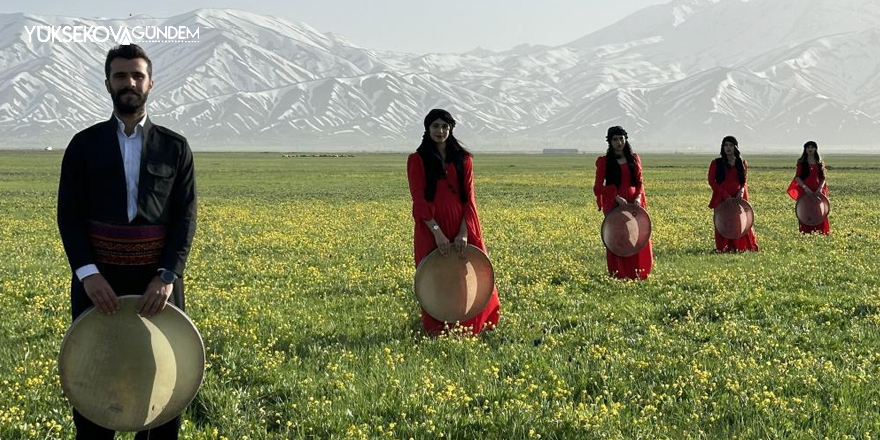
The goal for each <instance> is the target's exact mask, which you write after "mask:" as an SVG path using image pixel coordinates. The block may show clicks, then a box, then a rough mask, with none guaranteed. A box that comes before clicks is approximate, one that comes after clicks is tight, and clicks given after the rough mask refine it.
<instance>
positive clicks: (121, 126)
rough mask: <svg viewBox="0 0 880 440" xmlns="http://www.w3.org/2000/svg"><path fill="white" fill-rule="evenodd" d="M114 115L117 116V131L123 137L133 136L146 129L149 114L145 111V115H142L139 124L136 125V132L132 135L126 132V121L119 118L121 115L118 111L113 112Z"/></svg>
mask: <svg viewBox="0 0 880 440" xmlns="http://www.w3.org/2000/svg"><path fill="white" fill-rule="evenodd" d="M113 117H114V118H116V131H117V132H118V133H119V134H120V135H121V136H123V137H126V138H132V137H134V136H137V135H138V134H140V133H143V131H144V124H145V123H146V122H147V114H146V113H144V117H142V118H141V119H140V120H139V121H138V122H137V124H136V125H135V126H134V132H133V133H132V134H131V136H128V135H126V134H125V122H122V119H119V116H117V115H116V113H113Z"/></svg>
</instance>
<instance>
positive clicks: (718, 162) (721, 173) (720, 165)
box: [715, 136, 746, 185]
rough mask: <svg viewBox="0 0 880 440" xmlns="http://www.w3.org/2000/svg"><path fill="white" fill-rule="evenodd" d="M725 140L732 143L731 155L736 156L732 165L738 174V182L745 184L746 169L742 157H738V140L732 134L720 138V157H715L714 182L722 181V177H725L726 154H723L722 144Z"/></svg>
mask: <svg viewBox="0 0 880 440" xmlns="http://www.w3.org/2000/svg"><path fill="white" fill-rule="evenodd" d="M726 142H730V143H732V144H733V155H734V156H736V163H734V166H735V167H736V171H737V174H739V184H740V185H745V184H746V169H745V166H744V165H743V161H742V159H741V158H740V157H739V142H737V140H736V138H735V137H733V136H724V139H722V140H721V157H719V158H718V159H715V183H721V182H724V179H725V178H727V155H726V154H724V144H725V143H726Z"/></svg>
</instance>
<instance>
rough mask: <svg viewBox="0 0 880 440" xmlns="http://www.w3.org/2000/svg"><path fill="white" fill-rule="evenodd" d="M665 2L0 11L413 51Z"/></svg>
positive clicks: (582, 31) (572, 24)
mask: <svg viewBox="0 0 880 440" xmlns="http://www.w3.org/2000/svg"><path fill="white" fill-rule="evenodd" d="M666 2H667V0H544V1H541V0H447V1H425V2H414V1H411V0H372V1H368V0H312V1H301V0H293V1H286V2H279V1H277V0H276V1H271V0H192V1H180V0H151V1H141V2H112V3H109V2H106V1H98V0H79V1H61V0H28V1H26V2H12V1H4V2H2V5H0V13H12V12H26V13H32V14H44V15H64V16H71V17H82V18H95V17H107V18H123V17H128V16H129V14H132V15H138V14H145V15H151V16H154V17H170V16H174V15H178V14H182V13H186V12H189V11H191V10H194V9H200V8H218V9H224V8H230V9H239V10H243V11H249V12H254V13H258V14H264V15H272V16H275V17H280V18H285V19H290V20H294V21H299V22H304V23H306V24H309V25H311V26H312V27H314V28H316V29H318V30H320V31H322V32H335V33H338V34H340V35H342V36H343V37H345V38H346V39H348V40H349V41H351V42H352V43H354V44H357V45H359V46H362V47H366V48H369V49H380V50H395V51H402V52H412V53H420V54H421V53H427V52H465V51H468V50H471V49H473V48H475V47H477V46H481V47H483V48H487V49H492V50H504V49H510V48H512V47H513V46H516V45H518V44H522V43H530V44H543V45H550V46H555V45H560V44H564V43H567V42H569V41H572V40H575V39H578V38H580V37H582V36H584V35H587V34H589V33H591V32H593V31H595V30H598V29H600V28H602V27H605V26H608V25H611V24H613V23H615V22H616V21H618V20H620V19H622V18H624V17H626V16H627V15H629V14H631V13H633V12H635V11H638V10H639V9H642V8H645V7H647V6H650V5H655V4H663V3H666Z"/></svg>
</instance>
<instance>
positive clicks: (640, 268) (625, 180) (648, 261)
mask: <svg viewBox="0 0 880 440" xmlns="http://www.w3.org/2000/svg"><path fill="white" fill-rule="evenodd" d="M634 156H635V159H636V176H635V180H636V181H638V182H641V181H642V160H641V158H640V157H639V155H638V154H636V155H634ZM605 161H606V156H599V158H598V159H596V181H595V182H594V183H593V193H594V194H595V195H596V205H598V207H599V209H601V210H602V212H603V213H604V214H605V215H608V213H609V212H611V210H613V209H614V208H615V207H617V202H615V201H614V198H615V196H620V197H623V198H624V199H626V201H627V202H629V203H632V202H633V200H635V198H636V196H637V195H639V194H641V196H642V202H641V203H640V206H641V207H642V208H645V209H647V208H648V199H647V198H646V197H645V185H644V184H642V185H640V186H639V187H638V188H635V187H633V186H630V182H632V181H633V180H632V179H633V177H632V176H630V171H629V167H628V166H627V165H626V164H623V165H621V166H620V186H619V187H618V186H615V185H608V184H606V182H605ZM605 259H606V260H607V262H608V273H609V274H611V275H613V276H615V277H617V278H630V279H642V280H643V279H645V278H648V275H649V274H650V273H651V268H652V267H653V266H654V252H653V251H652V250H651V241H650V240H648V244H646V245H645V247H643V248H642V250H640V251H639V253H637V254H635V255H632V256H629V257H619V256H617V255H614V254H613V253H611V251H609V250H607V249H606V250H605Z"/></svg>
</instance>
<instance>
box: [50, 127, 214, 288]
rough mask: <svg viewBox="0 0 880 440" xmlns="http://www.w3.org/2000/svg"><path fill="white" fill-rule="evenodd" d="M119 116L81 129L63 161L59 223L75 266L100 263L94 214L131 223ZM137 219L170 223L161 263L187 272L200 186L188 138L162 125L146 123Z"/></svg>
mask: <svg viewBox="0 0 880 440" xmlns="http://www.w3.org/2000/svg"><path fill="white" fill-rule="evenodd" d="M116 130H117V120H116V117H111V118H110V120H109V121H106V122H101V123H99V124H95V125H93V126H91V127H89V128H87V129H85V130H83V131H81V132H79V133H77V134H76V135H75V136H74V137H73V139H71V141H70V144H69V145H68V146H67V150H66V151H65V152H64V159H63V161H62V163H61V181H60V183H59V185H58V229H59V231H60V233H61V240H62V242H63V243H64V250H65V252H66V253H67V259H68V261H69V263H70V267H71V269H72V270H74V271H75V270H76V269H78V268H80V267H82V266H85V265H87V264H94V263H95V257H94V254H93V252H92V246H91V243H90V242H89V238H88V223H87V222H88V220H97V221H101V222H106V223H116V224H129V222H128V213H127V206H128V202H127V195H126V188H125V167H124V165H123V162H122V153H121V152H120V148H119V138H118V137H117V134H116ZM131 224H141V225H165V226H166V227H167V236H166V242H165V249H164V251H163V252H162V257H161V261H160V263H159V267H161V268H165V269H168V270H171V271H174V272H175V273H177V274H178V275H180V276H183V270H184V268H185V266H186V258H187V255H188V254H189V250H190V247H191V245H192V239H193V236H194V235H195V230H196V189H195V175H194V171H193V157H192V151H191V150H190V148H189V144H188V143H187V141H186V138H184V137H183V136H181V135H179V134H177V133H175V132H173V131H171V130H169V129H167V128H165V127H162V126H159V125H154V124H152V123H150V120H149V118H147V121H146V122H145V124H144V144H143V148H141V169H140V180H139V182H138V199H137V215H136V216H135V218H134V220H132V222H131Z"/></svg>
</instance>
